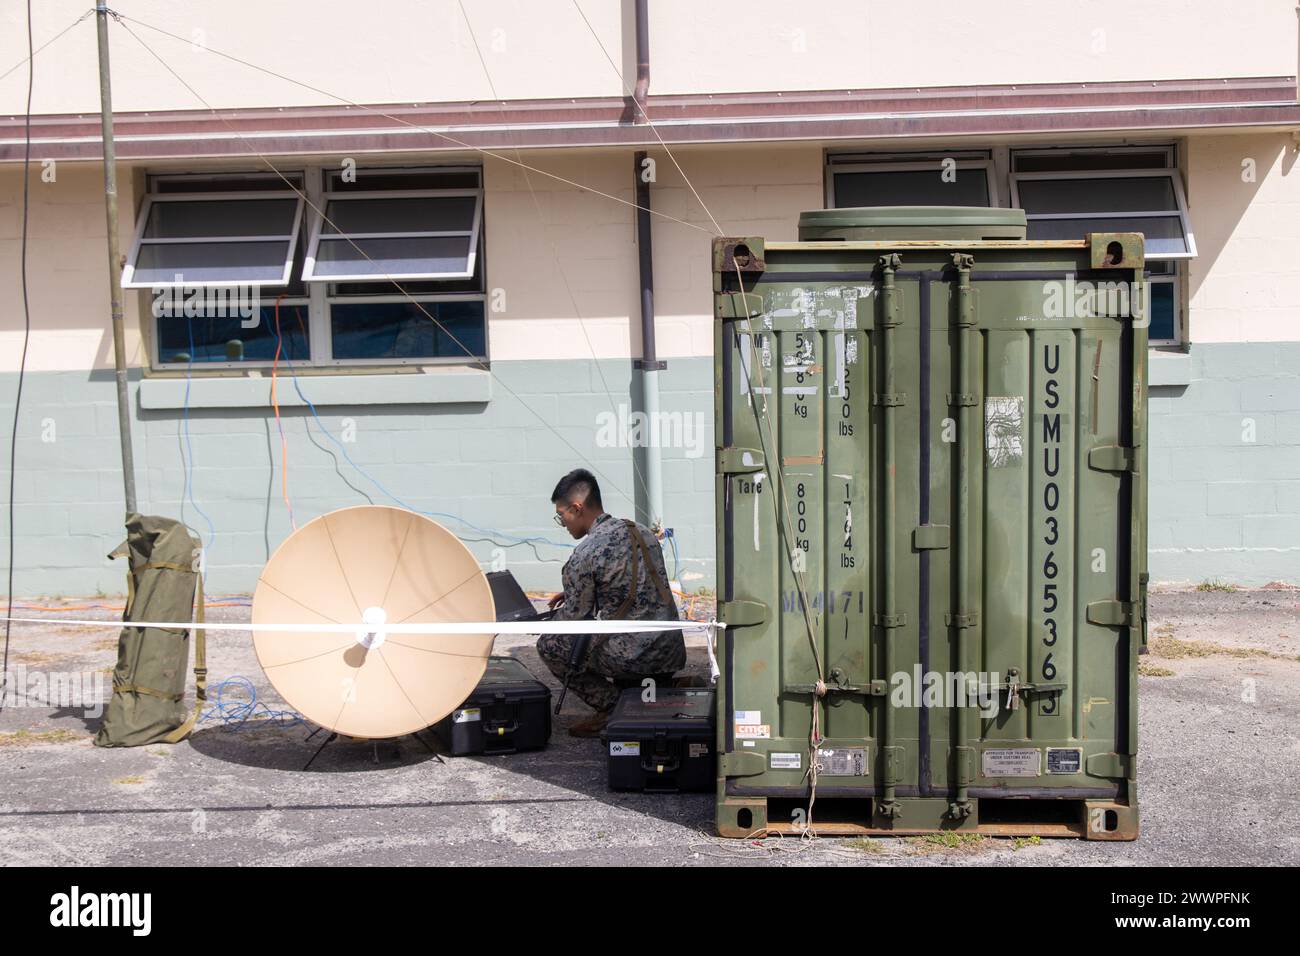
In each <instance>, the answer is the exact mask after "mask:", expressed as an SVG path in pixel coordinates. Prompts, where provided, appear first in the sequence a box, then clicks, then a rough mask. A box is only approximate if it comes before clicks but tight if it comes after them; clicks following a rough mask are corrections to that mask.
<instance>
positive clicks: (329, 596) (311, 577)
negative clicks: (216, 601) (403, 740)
mask: <svg viewBox="0 0 1300 956" xmlns="http://www.w3.org/2000/svg"><path fill="white" fill-rule="evenodd" d="M493 620H496V611H495V609H494V607H493V602H492V589H491V587H490V586H489V585H488V580H487V577H486V575H484V574H483V572H482V571H481V570H480V569H479V565H478V561H477V560H475V558H474V555H473V554H471V553H470V551H469V549H468V548H466V547H465V545H464V544H462V543H461V542H460V540H459V539H458V538H457V537H456V536H455V535H454V534H452V533H451V532H450V531H448V530H447V529H446V528H444V527H443V526H442V525H440V524H438V523H437V522H436V521H432V520H430V519H428V518H425V517H424V516H422V515H418V514H416V513H415V512H413V511H406V510H404V509H401V508H389V507H385V506H381V505H362V506H359V507H355V508H343V509H341V510H339V511H332V512H330V513H329V514H325V515H321V516H320V517H319V518H316V519H314V520H313V521H311V522H309V523H308V524H306V525H304V526H303V527H301V528H299V529H298V530H297V531H295V532H294V533H293V534H292V535H290V536H289V537H288V538H287V539H286V540H285V541H284V543H283V544H281V545H280V547H279V548H277V549H276V552H275V554H273V555H272V556H271V560H270V561H268V562H267V564H266V567H265V568H263V569H262V575H261V577H260V578H259V579H258V582H257V590H256V591H255V592H254V594H253V647H254V649H255V650H256V652H257V659H258V662H259V663H260V664H261V665H262V670H263V671H265V672H266V676H267V677H268V678H269V679H270V681H271V684H272V685H273V686H274V687H275V689H276V690H277V691H278V692H279V693H280V695H281V696H282V697H283V698H284V699H285V700H286V701H287V702H288V703H289V704H290V705H292V706H293V707H294V708H296V709H297V710H298V712H299V713H301V714H302V715H303V716H304V717H306V718H307V719H308V720H311V721H312V722H314V723H316V724H319V725H320V726H321V727H324V728H326V729H327V730H331V731H333V732H334V733H337V734H343V735H346V736H349V737H364V738H386V737H401V736H403V735H405V734H410V733H414V732H415V731H417V730H422V729H423V728H425V727H428V726H430V725H431V724H435V723H437V722H438V721H439V720H441V719H442V718H443V717H445V716H446V715H447V714H449V713H451V712H452V710H454V709H455V708H456V707H458V706H459V705H460V704H461V703H462V702H463V701H464V700H465V698H466V697H468V696H469V695H470V693H471V692H472V691H473V690H474V688H475V687H476V686H477V685H478V682H479V681H480V680H481V679H482V677H483V673H484V671H485V670H486V668H487V659H488V655H489V654H490V653H491V651H492V642H493V640H494V636H493V635H491V634H393V635H389V634H387V633H386V631H385V625H386V624H398V623H401V624H417V623H418V624H428V623H437V624H442V623H446V622H450V621H493ZM289 623H307V624H311V623H320V624H326V625H337V624H353V623H355V624H356V633H355V634H340V633H338V632H337V631H335V632H333V633H331V632H328V631H319V632H313V631H310V630H304V631H295V632H285V631H263V630H258V625H259V624H289Z"/></svg>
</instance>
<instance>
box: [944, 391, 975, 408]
mask: <svg viewBox="0 0 1300 956" xmlns="http://www.w3.org/2000/svg"><path fill="white" fill-rule="evenodd" d="M947 400H948V404H949V405H957V406H959V407H960V406H963V405H978V404H979V403H980V400H979V398H978V397H976V396H974V395H966V394H959V393H957V392H949V393H948V396H947Z"/></svg>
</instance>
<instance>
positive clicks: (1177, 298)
mask: <svg viewBox="0 0 1300 956" xmlns="http://www.w3.org/2000/svg"><path fill="white" fill-rule="evenodd" d="M1143 281H1144V282H1146V283H1147V285H1167V286H1171V287H1173V290H1174V335H1173V338H1169V339H1156V338H1151V337H1150V336H1149V335H1148V337H1147V345H1148V346H1150V345H1181V344H1182V341H1183V340H1182V336H1181V332H1182V324H1183V320H1182V297H1183V296H1182V276H1180V275H1179V271H1178V268H1177V267H1176V268H1175V270H1174V272H1173V274H1171V275H1167V276H1151V277H1150V278H1148V279H1144V280H1143ZM1149 307H1150V306H1149V305H1148V308H1149Z"/></svg>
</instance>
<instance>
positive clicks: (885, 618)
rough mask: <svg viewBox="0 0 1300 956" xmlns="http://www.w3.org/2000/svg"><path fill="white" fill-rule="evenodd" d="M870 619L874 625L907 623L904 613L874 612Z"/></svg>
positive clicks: (883, 625)
mask: <svg viewBox="0 0 1300 956" xmlns="http://www.w3.org/2000/svg"><path fill="white" fill-rule="evenodd" d="M871 619H872V621H873V622H874V623H875V625H876V627H904V626H906V625H907V615H906V614H876V615H873V616H872V618H871Z"/></svg>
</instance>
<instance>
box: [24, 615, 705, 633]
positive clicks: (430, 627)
mask: <svg viewBox="0 0 1300 956" xmlns="http://www.w3.org/2000/svg"><path fill="white" fill-rule="evenodd" d="M0 620H7V621H10V622H12V623H14V624H49V625H58V626H60V627H104V628H112V629H113V630H120V629H121V628H123V627H160V628H165V629H171V630H177V631H188V630H192V629H193V630H198V629H200V628H201V629H203V630H205V631H254V630H257V631H284V632H289V633H302V634H356V633H359V632H365V631H367V630H370V628H369V627H368V626H367V625H365V624H362V623H361V622H359V621H358V622H357V623H355V624H252V623H248V624H232V623H224V622H223V623H217V622H213V621H208V622H206V623H203V624H197V623H194V622H192V621H183V622H173V621H116V620H115V621H72V620H68V619H66V618H61V617H11V618H0ZM714 627H718V628H721V627H726V625H725V624H723V623H721V622H720V621H469V622H446V621H443V622H441V623H438V624H433V623H428V624H382V625H380V626H379V628H378V630H382V631H384V632H385V633H386V634H465V635H469V634H642V633H645V634H649V633H656V632H659V631H698V630H703V629H707V628H714Z"/></svg>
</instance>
